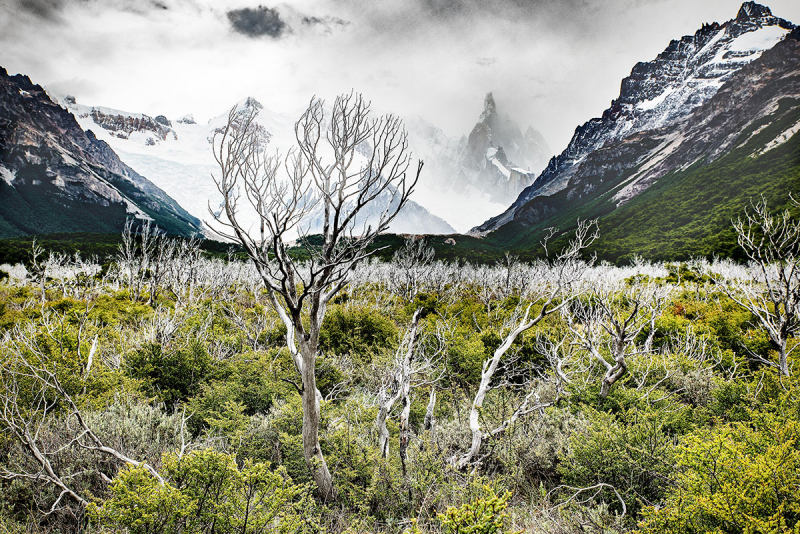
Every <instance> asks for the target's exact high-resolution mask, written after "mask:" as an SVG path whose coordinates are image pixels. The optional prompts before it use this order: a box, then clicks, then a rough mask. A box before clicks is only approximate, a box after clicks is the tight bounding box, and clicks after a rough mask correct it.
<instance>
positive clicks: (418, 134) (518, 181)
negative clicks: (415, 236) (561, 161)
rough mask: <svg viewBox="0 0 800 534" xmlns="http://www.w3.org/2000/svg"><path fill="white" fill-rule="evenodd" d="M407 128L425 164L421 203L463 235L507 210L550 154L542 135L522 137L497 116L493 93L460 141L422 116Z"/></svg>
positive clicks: (516, 128) (501, 115)
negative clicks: (473, 124) (475, 121)
mask: <svg viewBox="0 0 800 534" xmlns="http://www.w3.org/2000/svg"><path fill="white" fill-rule="evenodd" d="M405 124H406V128H407V130H408V132H409V144H410V146H411V149H412V151H413V152H414V154H415V155H416V156H417V157H420V158H421V159H423V160H424V161H425V170H424V176H423V178H422V179H421V180H420V185H419V188H418V191H417V196H416V199H417V201H418V202H420V204H422V205H423V206H425V207H426V208H428V210H430V211H431V212H432V213H435V214H437V215H439V216H441V217H443V218H445V219H446V220H447V221H448V222H450V223H451V224H453V226H455V227H456V229H458V230H459V231H461V232H466V231H467V230H468V229H469V228H471V227H472V226H474V225H475V224H476V223H477V222H479V221H485V220H486V219H487V218H489V217H491V216H493V215H495V214H497V213H499V212H501V211H502V210H503V209H505V207H506V206H507V205H508V204H509V203H510V202H512V201H513V200H514V199H515V198H516V197H517V195H519V193H520V191H522V190H523V189H524V188H525V187H526V186H528V185H530V184H531V183H532V182H533V180H534V179H535V177H536V175H537V174H538V173H539V172H540V171H541V170H542V169H544V167H545V166H546V165H547V160H548V158H549V157H550V156H551V155H552V152H551V150H550V147H549V146H547V142H546V141H545V140H544V138H543V137H542V135H541V134H540V133H539V132H538V131H536V130H534V129H533V128H532V127H528V129H527V130H526V132H525V133H524V134H523V133H522V130H521V129H520V127H519V126H518V125H517V124H516V123H515V122H514V121H513V120H512V119H511V118H510V117H509V116H508V114H505V113H500V112H499V111H498V109H497V104H496V102H495V99H494V96H493V95H492V93H489V94H487V95H486V98H485V100H484V108H483V112H482V113H481V115H480V117H479V119H478V122H477V123H476V124H475V126H474V127H473V129H472V131H471V132H470V133H469V135H468V136H466V135H465V136H462V137H461V138H460V139H456V138H451V137H448V136H447V135H445V133H444V132H443V131H442V130H441V129H439V128H437V127H436V126H434V125H432V124H430V123H428V122H427V121H425V120H423V119H421V118H418V117H417V118H413V119H410V120H406V121H405ZM443 199H446V201H443Z"/></svg>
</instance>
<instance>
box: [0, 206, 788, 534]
mask: <svg viewBox="0 0 800 534" xmlns="http://www.w3.org/2000/svg"><path fill="white" fill-rule="evenodd" d="M789 223H791V221H790V220H789V221H788V222H787V224H789ZM742 224H744V226H742V227H741V228H742V231H741V232H740V234H742V235H747V234H746V231H745V230H747V229H748V228H749V229H752V230H753V231H754V232H756V231H760V232H761V233H762V234H763V233H764V232H765V231H768V230H769V228H767V229H766V230H765V229H764V228H761V229H759V228H756V227H755V226H753V222H752V221H751V222H750V224H749V226H748V225H747V221H745V223H742ZM745 227H747V228H745ZM592 231H593V229H592V227H591V225H584V234H583V236H582V239H583V240H584V241H583V243H584V244H585V242H586V241H587V240H590V239H591V236H592ZM753 235H755V234H753ZM580 238H581V236H580V235H579V236H578V238H576V239H577V241H578V242H579V245H580ZM127 239H128V241H129V242H128V244H127V245H126V246H127V248H125V246H124V247H122V248H121V249H120V252H119V253H118V255H117V256H116V258H115V261H113V262H110V263H109V264H107V265H105V266H104V267H102V268H101V266H99V265H95V264H93V263H92V262H90V261H88V260H84V259H82V258H81V257H80V256H71V257H65V256H60V255H58V254H57V253H54V254H51V253H49V252H48V251H47V250H44V249H41V248H40V249H36V248H34V249H32V250H31V252H30V254H31V256H32V258H31V261H29V262H28V265H29V268H25V267H23V266H21V265H17V266H14V267H11V266H4V267H2V269H3V271H4V272H5V273H7V274H8V276H3V277H2V279H0V336H1V337H2V341H1V344H2V349H0V368H1V369H0V370H1V371H2V375H1V376H2V379H0V425H1V426H2V428H3V432H2V433H0V531H4V532H26V531H27V532H130V533H134V532H135V533H139V532H142V533H145V532H148V533H149V532H164V533H166V532H225V533H228V532H239V533H250V532H321V531H324V532H331V533H338V532H398V533H400V532H409V533H413V532H421V533H478V532H480V533H492V532H519V531H523V532H584V531H596V532H708V531H715V532H783V531H787V532H788V531H793V530H794V529H796V528H798V525H800V521H799V520H800V504H798V503H799V502H800V501H798V498H797V491H796V489H797V485H798V483H799V482H798V479H799V477H800V452H799V451H800V441H799V439H800V438H798V436H799V435H800V434H799V432H800V404H799V403H798V402H799V401H798V399H800V382H798V379H797V376H796V374H797V373H796V365H795V360H796V353H795V352H794V350H793V349H794V348H795V346H796V345H797V341H796V338H795V337H794V336H795V333H796V328H797V326H798V325H797V319H796V316H795V315H794V314H795V313H796V311H797V300H798V298H800V296H798V294H797V284H796V277H797V273H796V272H795V271H794V270H792V269H796V268H797V264H796V263H794V264H793V263H792V262H793V261H794V259H793V257H790V258H789V259H788V260H787V256H786V255H785V254H784V255H777V256H776V255H772V256H768V257H766V258H765V262H766V263H764V264H763V265H762V264H759V262H758V260H759V258H758V257H755V256H752V257H751V260H752V261H751V263H750V264H748V265H742V264H736V263H733V262H730V261H726V260H716V261H713V262H708V261H705V260H696V261H692V262H687V263H682V264H677V265H675V264H663V263H658V264H654V263H649V262H646V261H644V260H642V259H641V258H635V259H634V261H633V262H632V263H631V264H630V265H628V266H624V267H615V266H611V265H609V264H605V263H599V264H598V263H595V262H593V261H592V260H591V258H588V259H587V258H583V259H582V258H581V252H582V247H581V246H578V247H577V248H576V249H574V250H573V253H572V254H569V250H567V251H566V253H565V252H562V254H561V255H553V256H551V257H550V259H543V260H540V261H537V262H533V263H523V262H520V261H518V260H517V259H516V258H514V257H513V256H508V257H506V258H505V259H504V260H503V261H501V262H498V263H496V264H492V265H479V264H471V263H464V262H461V263H445V262H441V261H437V260H436V259H435V258H434V257H433V256H432V254H431V253H430V251H429V250H428V248H427V247H426V244H425V242H424V241H423V240H415V239H413V238H412V239H409V241H408V243H407V245H406V247H405V248H403V249H401V250H400V251H399V252H398V253H397V254H396V255H395V258H394V259H393V260H392V261H387V262H381V261H377V260H369V259H367V260H365V261H362V262H361V263H359V264H358V265H356V266H354V270H353V271H352V274H351V275H350V277H349V279H348V280H347V282H346V284H344V285H343V286H342V288H341V290H340V291H339V292H338V293H337V294H336V296H335V297H334V298H332V299H331V301H330V303H329V304H328V309H327V313H326V314H325V315H324V320H323V321H322V322H321V326H320V331H319V346H318V350H317V352H316V354H315V355H314V357H315V375H316V388H317V390H318V392H317V393H316V395H317V398H318V399H319V414H318V417H319V447H320V448H321V451H320V452H321V455H323V456H324V459H325V462H326V463H327V468H328V469H329V471H330V475H331V478H332V480H333V484H334V488H335V494H334V495H331V494H327V495H321V494H320V490H319V486H318V485H317V484H316V482H315V471H314V466H310V465H309V462H308V461H307V457H306V455H305V454H304V442H303V426H304V425H303V413H304V411H303V399H302V391H303V388H304V385H303V382H302V381H301V380H300V376H299V373H298V369H297V363H296V359H294V358H293V356H292V354H291V350H290V348H289V347H288V346H287V334H286V325H285V322H284V321H283V320H282V319H281V317H279V315H278V314H277V313H276V310H275V307H274V306H273V305H271V302H270V298H269V295H268V292H267V291H266V290H265V288H264V285H263V283H262V280H261V275H260V274H259V272H257V270H256V269H255V268H254V267H253V265H252V264H250V263H246V262H242V261H239V260H237V259H236V258H233V257H229V258H227V259H220V258H208V257H205V256H203V255H202V254H200V253H199V252H198V248H197V243H194V242H191V241H175V242H170V239H169V238H166V237H163V236H159V235H158V233H157V232H153V233H151V234H150V235H145V234H144V233H143V232H137V231H135V230H131V231H129V234H128V236H127ZM145 239H157V240H160V241H159V246H158V247H153V246H150V247H149V248H148V244H147V243H146V242H144V240H145ZM165 245H166V248H165ZM787 246H790V247H791V246H794V245H791V244H790V245H787ZM164 250H166V251H167V253H164ZM787 250H788V249H787ZM158 251H161V252H158ZM784 252H785V251H784ZM565 254H566V255H565ZM33 256H35V257H33ZM764 265H766V267H764ZM296 266H297V268H298V272H300V273H302V272H303V269H305V268H307V264H305V263H303V261H302V260H298V262H297V263H296ZM792 284H794V285H792ZM302 290H303V288H302V287H298V292H302ZM783 290H785V291H784V293H781V291H783ZM303 313H305V314H306V315H303V316H302V317H300V320H301V321H308V320H309V318H308V317H307V314H308V310H304V312H303ZM771 325H777V326H776V327H775V328H774V331H770V328H771Z"/></svg>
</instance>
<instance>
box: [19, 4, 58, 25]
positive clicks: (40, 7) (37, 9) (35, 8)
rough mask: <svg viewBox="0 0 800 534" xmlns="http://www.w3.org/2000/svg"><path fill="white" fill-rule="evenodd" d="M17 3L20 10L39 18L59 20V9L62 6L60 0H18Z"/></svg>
mask: <svg viewBox="0 0 800 534" xmlns="http://www.w3.org/2000/svg"><path fill="white" fill-rule="evenodd" d="M17 5H18V6H19V8H20V9H21V10H22V11H25V12H27V13H30V14H31V15H34V16H36V17H38V18H40V19H44V20H51V21H57V20H59V19H60V18H61V11H62V9H63V8H64V2H63V1H62V0H19V1H18V2H17Z"/></svg>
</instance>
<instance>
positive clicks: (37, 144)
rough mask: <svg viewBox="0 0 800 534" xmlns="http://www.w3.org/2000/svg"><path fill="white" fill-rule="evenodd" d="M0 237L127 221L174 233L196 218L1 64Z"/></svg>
mask: <svg viewBox="0 0 800 534" xmlns="http://www.w3.org/2000/svg"><path fill="white" fill-rule="evenodd" d="M0 176H2V180H0V188H2V194H0V207H2V209H1V210H0V235H2V236H4V237H11V236H16V235H26V234H36V233H54V232H62V231H103V232H105V231H119V230H120V229H121V228H122V226H123V225H124V223H125V220H126V219H127V218H128V217H129V216H133V217H134V218H138V219H140V220H152V221H155V222H156V223H157V224H158V225H159V226H161V227H162V229H163V230H165V231H168V232H170V233H174V234H179V235H190V234H195V233H201V232H202V227H201V223H200V221H199V220H197V219H196V218H194V217H192V216H191V215H189V214H188V213H187V212H186V211H185V210H183V208H181V207H180V206H179V205H178V204H177V203H176V202H175V201H174V200H173V199H172V198H170V197H169V196H168V195H167V194H166V193H165V192H164V191H162V190H161V189H159V188H158V187H156V186H155V185H154V184H153V183H152V182H150V181H148V180H147V179H146V178H144V177H142V176H141V175H139V174H138V173H136V172H135V171H134V170H133V169H131V168H130V167H129V166H127V165H126V164H125V163H123V162H122V161H121V160H120V159H119V157H118V156H117V155H116V154H115V153H114V151H113V150H112V149H111V147H110V146H109V145H108V144H107V143H105V142H104V141H102V140H100V139H98V138H97V136H96V135H95V134H94V132H93V131H91V130H88V131H84V130H83V129H82V128H81V127H80V125H79V124H78V123H77V121H76V120H75V118H74V117H73V115H72V114H71V113H69V112H68V111H67V110H66V109H64V108H62V107H61V106H60V105H59V104H58V103H56V102H54V101H53V100H52V99H51V98H50V96H49V95H48V94H47V93H46V91H45V90H44V89H43V88H42V87H41V86H40V85H37V84H34V83H33V82H32V81H31V80H30V78H28V77H27V76H25V75H22V74H17V75H13V76H11V75H9V74H8V72H7V71H6V70H5V69H4V68H2V67H0Z"/></svg>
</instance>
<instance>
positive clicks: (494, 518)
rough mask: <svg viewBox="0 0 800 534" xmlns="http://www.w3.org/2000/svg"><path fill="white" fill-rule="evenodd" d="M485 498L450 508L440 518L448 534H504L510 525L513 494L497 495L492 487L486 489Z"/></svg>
mask: <svg viewBox="0 0 800 534" xmlns="http://www.w3.org/2000/svg"><path fill="white" fill-rule="evenodd" d="M484 492H485V494H484V496H483V497H479V498H478V499H476V500H475V502H472V503H465V504H463V505H461V506H459V507H458V508H456V507H452V506H451V507H449V508H447V510H445V512H444V513H443V514H439V515H438V518H439V520H440V521H441V522H442V527H444V531H445V532H446V533H447V534H504V533H506V532H509V531H508V530H507V529H506V524H507V523H508V513H507V512H506V508H507V507H508V500H509V499H510V498H511V492H510V491H507V492H505V493H503V494H501V495H497V494H496V493H495V492H494V489H493V488H492V487H491V486H488V485H487V486H485V487H484Z"/></svg>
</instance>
